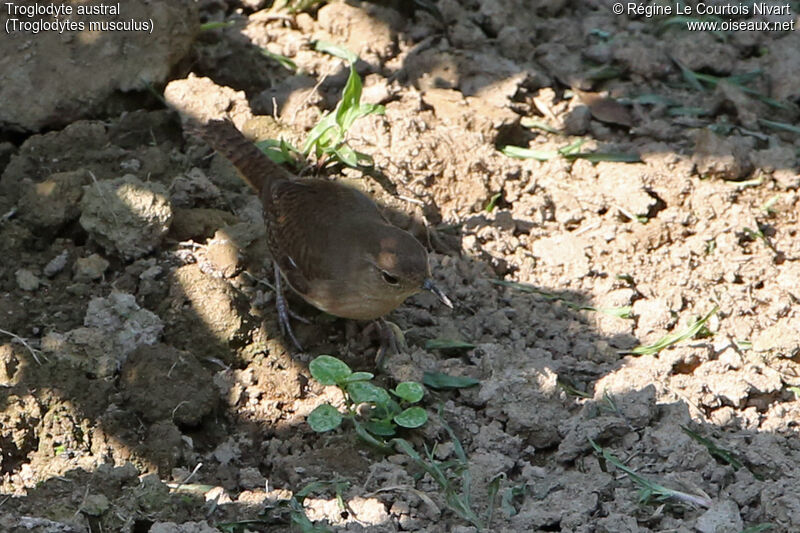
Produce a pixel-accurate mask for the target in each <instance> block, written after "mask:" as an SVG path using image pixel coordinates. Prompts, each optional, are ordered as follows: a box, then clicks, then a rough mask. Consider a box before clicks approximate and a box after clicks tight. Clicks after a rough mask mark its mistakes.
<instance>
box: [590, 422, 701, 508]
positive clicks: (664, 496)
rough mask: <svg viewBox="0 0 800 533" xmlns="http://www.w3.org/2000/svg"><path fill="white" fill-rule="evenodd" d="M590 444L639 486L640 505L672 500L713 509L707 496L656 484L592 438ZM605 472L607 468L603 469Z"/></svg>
mask: <svg viewBox="0 0 800 533" xmlns="http://www.w3.org/2000/svg"><path fill="white" fill-rule="evenodd" d="M589 443H590V444H591V445H592V448H594V450H595V451H596V452H597V454H598V455H600V457H601V458H602V459H603V460H604V461H605V462H607V463H611V464H612V465H614V466H615V467H617V468H618V469H620V470H622V471H623V472H624V473H625V475H626V476H628V477H629V478H630V480H631V481H633V482H634V483H635V484H636V485H638V486H639V503H648V502H650V501H656V502H663V501H667V500H671V499H675V500H678V501H680V502H683V503H688V504H690V505H695V506H699V507H706V508H708V507H711V503H712V502H711V499H710V498H708V497H707V496H705V495H702V496H700V495H696V494H689V493H687V492H681V491H679V490H673V489H669V488H667V487H665V486H664V485H661V484H660V483H656V482H654V481H650V480H649V479H647V478H644V477H642V476H640V475H639V474H637V473H636V472H634V471H633V470H632V469H630V468H628V467H627V466H625V465H624V464H622V461H620V460H619V459H617V458H616V457H615V456H614V454H612V453H611V452H609V451H608V450H605V449H603V448H601V447H600V445H598V444H597V443H596V442H595V441H593V440H592V439H591V438H590V439H589ZM603 469H604V470H605V466H604V467H603Z"/></svg>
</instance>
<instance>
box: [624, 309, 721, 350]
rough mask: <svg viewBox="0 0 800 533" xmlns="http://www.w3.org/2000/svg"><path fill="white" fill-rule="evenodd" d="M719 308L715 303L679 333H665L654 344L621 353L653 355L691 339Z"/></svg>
mask: <svg viewBox="0 0 800 533" xmlns="http://www.w3.org/2000/svg"><path fill="white" fill-rule="evenodd" d="M718 310H719V306H716V305H715V306H714V308H713V309H712V310H711V311H709V312H708V313H706V315H705V316H704V317H703V318H701V319H700V320H697V321H695V322H693V323H692V324H690V325H689V327H687V328H686V329H685V330H683V331H680V332H678V333H671V334H669V335H665V336H663V337H661V338H660V339H659V340H658V341H656V342H655V343H653V344H649V345H646V346H644V345H639V346H637V347H636V348H634V349H633V350H631V351H629V352H620V354H622V355H628V354H632V355H653V354H656V353H658V352H660V351H661V350H663V349H664V348H668V347H670V346H672V345H673V344H678V343H679V342H683V341H685V340H686V339H691V338H692V337H694V336H695V335H697V333H698V332H700V330H701V329H703V326H705V324H706V322H708V319H709V318H711V317H712V316H714V315H715V314H717V311H718Z"/></svg>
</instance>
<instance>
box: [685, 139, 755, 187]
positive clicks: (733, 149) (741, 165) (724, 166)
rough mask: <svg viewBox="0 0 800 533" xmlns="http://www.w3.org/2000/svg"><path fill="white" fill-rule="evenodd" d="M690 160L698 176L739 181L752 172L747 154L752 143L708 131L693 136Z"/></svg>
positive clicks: (748, 140) (749, 140)
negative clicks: (692, 149)
mask: <svg viewBox="0 0 800 533" xmlns="http://www.w3.org/2000/svg"><path fill="white" fill-rule="evenodd" d="M694 142H695V145H694V155H693V156H692V160H693V161H694V163H695V166H696V168H697V173H698V174H699V175H700V176H703V177H706V176H710V177H715V178H722V179H724V180H741V179H744V178H746V177H747V176H748V175H749V174H750V172H751V171H752V170H753V165H752V163H750V159H749V157H748V154H749V152H750V150H752V147H753V142H752V140H751V139H749V138H745V137H741V136H736V135H731V136H730V137H720V136H719V135H717V134H716V133H714V132H713V131H711V130H709V129H701V130H700V131H698V133H697V135H695V139H694Z"/></svg>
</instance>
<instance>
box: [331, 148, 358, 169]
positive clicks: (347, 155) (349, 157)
mask: <svg viewBox="0 0 800 533" xmlns="http://www.w3.org/2000/svg"><path fill="white" fill-rule="evenodd" d="M333 153H334V154H336V157H337V158H338V159H339V161H341V162H342V163H344V164H345V165H347V166H348V167H353V168H355V167H357V166H358V156H357V155H356V151H355V150H353V149H352V148H350V147H349V146H347V145H346V144H342V145H341V146H339V147H338V148H336V149H335V150H334V151H333Z"/></svg>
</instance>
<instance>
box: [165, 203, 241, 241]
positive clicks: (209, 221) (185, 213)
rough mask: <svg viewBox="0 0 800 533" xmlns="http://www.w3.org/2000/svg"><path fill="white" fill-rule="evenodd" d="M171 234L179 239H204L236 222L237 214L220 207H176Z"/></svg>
mask: <svg viewBox="0 0 800 533" xmlns="http://www.w3.org/2000/svg"><path fill="white" fill-rule="evenodd" d="M174 213H175V216H174V217H173V219H172V224H171V225H170V229H169V235H170V237H173V238H175V239H176V240H178V241H188V240H194V241H203V240H205V239H206V238H208V237H211V236H213V235H214V233H215V232H216V230H217V229H219V228H221V227H223V226H228V225H230V224H236V223H237V222H238V221H239V219H237V218H236V215H233V214H231V213H228V212H227V211H221V210H219V209H202V208H196V209H183V208H176V209H175V210H174Z"/></svg>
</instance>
